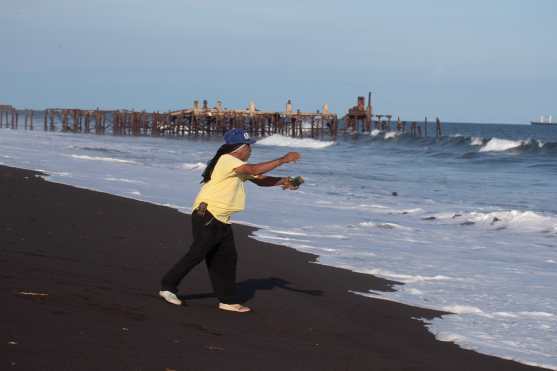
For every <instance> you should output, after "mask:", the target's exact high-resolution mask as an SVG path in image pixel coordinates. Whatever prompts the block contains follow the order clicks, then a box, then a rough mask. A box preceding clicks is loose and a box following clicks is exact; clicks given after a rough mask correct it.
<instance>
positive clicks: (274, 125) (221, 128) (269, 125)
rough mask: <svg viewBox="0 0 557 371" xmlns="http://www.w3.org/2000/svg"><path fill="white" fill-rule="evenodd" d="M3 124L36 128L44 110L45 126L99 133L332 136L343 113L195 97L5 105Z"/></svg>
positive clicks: (1, 115)
mask: <svg viewBox="0 0 557 371" xmlns="http://www.w3.org/2000/svg"><path fill="white" fill-rule="evenodd" d="M3 107H5V109H4V110H0V128H1V127H4V123H5V127H9V128H12V129H17V128H18V123H19V116H20V115H24V123H25V124H24V126H25V129H29V130H33V128H34V127H33V123H34V121H33V117H40V116H42V123H43V129H44V130H45V131H56V130H60V131H62V132H74V133H95V134H113V135H153V136H160V135H166V136H212V135H222V134H224V132H226V131H227V130H229V129H231V128H244V129H245V130H247V131H248V132H249V133H250V134H251V135H252V136H255V137H263V136H267V135H272V134H281V135H285V136H291V137H296V138H306V137H307V138H314V139H332V140H334V139H335V138H336V135H337V129H338V117H337V115H336V114H334V113H330V112H329V110H328V106H327V105H326V104H324V105H323V111H322V112H319V111H316V112H301V111H300V110H297V111H294V110H293V109H292V103H291V101H290V100H289V101H288V102H287V103H286V105H285V110H284V111H283V112H270V111H259V110H257V109H256V107H255V103H253V102H250V104H249V106H248V107H247V108H246V109H224V108H223V106H222V102H220V101H218V102H217V104H216V105H215V106H214V107H209V105H208V103H207V101H206V100H205V101H203V105H202V106H200V104H199V101H194V104H193V107H192V108H186V109H181V110H177V111H170V112H146V111H141V112H137V111H129V110H101V109H96V110H86V109H77V108H48V109H46V110H44V111H33V110H16V109H14V108H13V107H11V106H3Z"/></svg>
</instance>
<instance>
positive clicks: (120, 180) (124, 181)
mask: <svg viewBox="0 0 557 371" xmlns="http://www.w3.org/2000/svg"><path fill="white" fill-rule="evenodd" d="M104 180H108V181H109V182H121V183H129V184H146V183H145V182H144V181H142V180H134V179H126V178H114V177H106V178H104Z"/></svg>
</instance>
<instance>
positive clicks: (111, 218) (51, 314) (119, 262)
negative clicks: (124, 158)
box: [0, 166, 541, 370]
mask: <svg viewBox="0 0 557 371" xmlns="http://www.w3.org/2000/svg"><path fill="white" fill-rule="evenodd" d="M38 174H39V173H38V172H35V171H31V170H22V169H16V168H9V167H5V166H0V179H1V181H0V191H1V192H0V195H1V197H2V204H4V205H6V207H3V208H2V211H1V212H0V219H1V220H2V221H1V222H0V225H3V226H4V228H5V233H2V237H1V238H2V240H1V241H0V242H1V243H2V246H4V248H3V249H2V256H1V258H0V271H1V272H2V277H3V280H2V285H3V287H4V290H2V292H3V295H4V299H3V303H6V304H5V307H4V316H2V320H1V321H2V327H3V328H6V329H7V331H6V332H7V334H8V337H9V338H10V339H6V341H5V342H4V343H3V345H2V347H1V349H2V353H3V354H4V355H5V357H3V359H6V360H7V361H8V366H10V367H12V368H13V369H17V368H20V369H27V370H32V369H60V368H62V369H63V368H67V367H69V368H73V369H98V368H100V367H103V368H105V369H146V370H150V369H163V370H164V369H165V368H169V369H175V370H183V369H185V370H188V369H196V370H201V369H213V370H214V369H224V368H227V369H238V370H251V369H254V370H257V369H263V368H264V369H316V370H317V369H323V370H328V369H350V370H360V369H362V370H365V369H370V368H373V369H376V368H377V369H391V370H399V369H415V370H447V369H451V370H469V369H472V368H474V369H477V370H499V369H500V370H534V369H540V370H541V368H535V367H531V366H527V365H524V364H520V363H517V362H514V361H509V360H503V359H501V358H496V357H492V356H487V355H483V354H480V353H476V352H474V351H469V350H464V349H462V348H460V347H458V346H457V345H455V344H453V343H446V342H441V341H437V340H435V337H434V335H433V334H431V333H430V332H429V331H428V330H427V329H426V328H425V326H424V324H423V322H421V321H419V320H416V319H414V318H425V319H431V318H434V317H437V316H439V315H441V314H443V312H439V311H435V310H430V309H424V308H418V307H411V306H407V305H404V304H400V303H396V302H390V301H385V300H380V299H371V298H367V297H362V296H361V295H354V294H352V293H350V292H349V291H363V292H366V291H367V290H370V289H372V290H376V291H388V290H392V286H393V284H394V282H393V281H388V280H385V279H381V278H377V277H374V276H371V275H367V274H361V273H355V272H352V271H348V270H344V269H341V268H334V267H329V266H325V265H321V264H312V262H315V259H316V258H317V256H316V255H312V254H308V253H302V252H299V251H297V250H294V249H292V248H289V247H285V246H281V245H275V244H269V243H263V242H261V241H258V240H255V239H253V238H251V237H249V236H250V233H251V231H253V230H254V229H255V228H254V227H250V226H246V225H241V224H234V226H233V228H234V231H235V237H236V241H237V247H238V252H239V268H238V286H239V293H240V296H241V297H242V298H243V299H244V301H245V302H247V304H248V305H250V306H253V308H254V309H255V311H254V313H253V314H249V315H243V316H242V315H237V314H230V313H221V312H220V311H218V310H217V309H216V308H215V305H216V299H215V298H214V297H213V296H212V292H211V291H212V290H211V288H210V285H209V281H208V278H207V274H206V269H205V267H204V265H200V266H199V267H198V268H196V269H194V271H192V272H191V275H190V276H188V277H187V278H186V279H185V280H184V282H183V283H182V285H181V294H182V295H181V296H182V297H183V298H184V299H185V300H186V302H187V306H184V307H173V306H171V305H167V304H165V303H163V302H162V300H161V299H159V298H158V297H157V296H156V291H157V290H158V281H159V279H160V276H161V275H162V273H163V272H164V271H165V270H166V269H167V268H168V267H169V266H170V265H171V264H173V263H174V262H175V261H176V260H177V259H178V257H179V256H181V254H183V253H184V252H185V251H186V249H187V245H189V241H190V239H189V233H190V225H189V215H187V214H184V213H181V212H178V211H177V210H175V209H171V208H168V207H164V206H158V205H154V204H151V203H147V202H143V201H137V200H133V199H126V198H122V197H119V196H113V195H110V194H108V193H101V192H96V191H91V190H84V189H80V188H75V187H71V186H66V185H63V184H60V183H53V182H49V181H47V180H45V179H43V178H41V177H37V175H38ZM44 175H46V174H44ZM22 292H34V293H42V294H47V295H46V296H30V295H25V294H21V293H22ZM184 293H185V294H184ZM11 342H13V343H16V344H10V343H11ZM290 358H291V359H290ZM12 363H15V365H12ZM70 366H71V367H70Z"/></svg>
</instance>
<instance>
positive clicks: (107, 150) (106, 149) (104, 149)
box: [69, 145, 126, 154]
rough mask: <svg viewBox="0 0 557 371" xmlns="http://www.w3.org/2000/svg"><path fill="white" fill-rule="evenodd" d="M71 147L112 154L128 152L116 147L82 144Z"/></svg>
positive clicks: (71, 147)
mask: <svg viewBox="0 0 557 371" xmlns="http://www.w3.org/2000/svg"><path fill="white" fill-rule="evenodd" d="M69 148H70V149H78V150H82V151H88V152H100V153H110V154H124V153H126V152H124V151H121V150H118V149H114V148H109V147H81V146H75V145H72V146H69Z"/></svg>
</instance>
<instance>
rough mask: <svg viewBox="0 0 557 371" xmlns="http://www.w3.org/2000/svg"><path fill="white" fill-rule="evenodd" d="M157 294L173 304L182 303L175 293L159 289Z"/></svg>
mask: <svg viewBox="0 0 557 371" xmlns="http://www.w3.org/2000/svg"><path fill="white" fill-rule="evenodd" d="M159 296H160V297H161V298H163V299H164V300H166V301H167V302H169V303H170V304H174V305H182V300H180V299H178V297H177V296H176V294H175V293H173V292H171V291H159Z"/></svg>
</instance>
